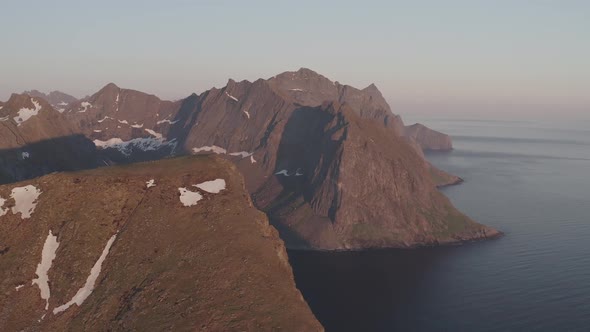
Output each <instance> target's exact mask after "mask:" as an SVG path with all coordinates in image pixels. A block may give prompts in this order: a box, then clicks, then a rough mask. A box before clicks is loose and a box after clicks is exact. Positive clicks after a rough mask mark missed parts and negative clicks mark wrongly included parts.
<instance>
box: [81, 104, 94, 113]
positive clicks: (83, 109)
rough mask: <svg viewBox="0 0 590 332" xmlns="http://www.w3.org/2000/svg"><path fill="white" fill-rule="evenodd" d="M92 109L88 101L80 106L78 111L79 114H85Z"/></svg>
mask: <svg viewBox="0 0 590 332" xmlns="http://www.w3.org/2000/svg"><path fill="white" fill-rule="evenodd" d="M90 107H92V104H91V103H89V102H87V101H83V102H82V104H80V108H79V109H78V113H85V112H86V111H88V109H89V108H90Z"/></svg>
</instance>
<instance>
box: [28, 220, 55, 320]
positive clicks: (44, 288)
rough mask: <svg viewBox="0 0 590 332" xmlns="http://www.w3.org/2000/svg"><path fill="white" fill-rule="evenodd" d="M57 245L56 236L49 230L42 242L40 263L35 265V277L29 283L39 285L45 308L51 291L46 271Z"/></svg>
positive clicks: (49, 266) (51, 261)
mask: <svg viewBox="0 0 590 332" xmlns="http://www.w3.org/2000/svg"><path fill="white" fill-rule="evenodd" d="M57 247H59V242H57V236H54V235H53V234H52V233H51V231H49V235H47V238H46V239H45V244H43V250H42V251H41V263H39V264H38V265H37V271H35V273H36V274H37V278H36V279H33V281H32V283H31V285H34V284H37V285H38V286H39V290H40V292H41V298H42V299H43V300H45V310H47V309H48V308H49V297H50V296H51V292H50V291H49V276H48V275H47V272H48V271H49V269H50V268H51V265H52V264H53V260H54V259H55V252H56V251H57Z"/></svg>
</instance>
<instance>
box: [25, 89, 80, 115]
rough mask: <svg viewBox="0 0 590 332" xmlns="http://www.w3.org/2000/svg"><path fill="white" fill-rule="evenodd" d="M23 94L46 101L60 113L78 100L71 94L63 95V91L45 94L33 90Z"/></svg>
mask: <svg viewBox="0 0 590 332" xmlns="http://www.w3.org/2000/svg"><path fill="white" fill-rule="evenodd" d="M23 94H25V95H29V96H31V97H37V98H42V99H45V100H46V101H47V102H48V103H49V104H50V105H51V106H52V107H53V108H55V109H56V110H57V111H58V112H63V111H64V110H65V109H66V106H68V104H70V103H73V102H75V101H76V100H77V99H76V97H74V96H70V95H69V94H67V93H63V92H61V91H51V92H50V93H48V94H45V93H43V92H41V91H38V90H31V91H25V92H23Z"/></svg>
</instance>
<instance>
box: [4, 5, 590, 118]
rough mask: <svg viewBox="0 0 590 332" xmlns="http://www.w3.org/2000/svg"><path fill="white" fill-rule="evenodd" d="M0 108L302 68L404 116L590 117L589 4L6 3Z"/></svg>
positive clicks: (161, 91)
mask: <svg viewBox="0 0 590 332" xmlns="http://www.w3.org/2000/svg"><path fill="white" fill-rule="evenodd" d="M1 8H2V19H0V41H1V42H2V47H1V48H0V100H6V99H7V98H8V96H9V95H10V93H11V92H21V91H23V90H26V89H39V90H44V91H49V90H53V89H59V90H62V91H64V92H68V93H71V94H74V95H76V96H79V97H80V96H83V95H86V94H91V93H93V92H95V91H97V90H98V89H99V88H100V87H102V86H103V85H105V84H106V83H108V82H114V83H116V84H118V85H119V86H121V87H126V88H133V89H137V90H142V91H146V92H150V93H154V94H156V95H158V96H160V97H163V98H181V97H185V96H186V95H188V94H190V93H192V92H197V93H198V92H202V91H204V90H206V89H208V88H210V87H212V86H217V87H220V86H223V85H224V84H225V82H226V81H227V79H228V78H230V77H231V78H234V79H236V80H241V79H248V80H254V79H256V78H259V77H263V78H267V77H270V76H273V75H275V74H277V73H279V72H283V71H286V70H296V69H298V68H299V67H308V68H311V69H313V70H315V71H318V72H320V73H321V74H323V75H325V76H327V77H329V78H331V79H333V80H337V81H340V82H342V83H347V84H351V85H354V86H357V87H364V86H366V85H368V84H370V83H372V82H374V83H376V84H377V86H378V87H379V88H380V89H381V91H382V92H383V94H384V95H385V96H386V98H387V99H388V101H390V103H391V104H392V107H393V108H394V111H396V112H398V113H402V114H403V113H408V112H425V113H432V114H436V113H440V114H446V113H467V114H473V115H478V114H490V113H500V114H504V113H507V114H517V113H518V114H538V115H543V114H546V113H555V112H562V113H565V114H573V113H578V114H582V113H586V114H588V113H590V1H567V0H559V1H557V0H556V1H543V0H538V1H533V0H530V1H524V0H511V1H500V0H488V1H478V0H468V1H448V0H446V1H438V0H437V1H358V0H356V1H346V0H339V1H319V0H315V1H306V0H298V1H278V0H274V1H255V0H252V1H223V0H216V1H215V0H211V1H146V0H144V1H107V0H102V1H79V0H78V1H25V0H23V1H4V0H2V4H1Z"/></svg>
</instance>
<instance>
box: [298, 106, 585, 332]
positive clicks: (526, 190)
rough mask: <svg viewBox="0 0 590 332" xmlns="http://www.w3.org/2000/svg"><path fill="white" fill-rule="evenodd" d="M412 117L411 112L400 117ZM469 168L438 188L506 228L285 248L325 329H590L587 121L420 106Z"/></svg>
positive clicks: (449, 163) (459, 167)
mask: <svg viewBox="0 0 590 332" xmlns="http://www.w3.org/2000/svg"><path fill="white" fill-rule="evenodd" d="M405 120H406V119H405ZM415 121H419V122H421V123H423V124H425V125H427V126H429V127H431V128H433V129H436V130H439V131H441V132H444V133H447V134H449V135H451V137H452V138H453V144H454V150H453V151H451V152H444V153H443V152H438V153H427V159H428V160H429V161H430V162H432V163H433V164H434V165H436V166H437V167H439V168H441V169H443V170H445V171H448V172H450V173H453V174H455V175H458V176H460V177H462V178H463V179H464V180H465V182H463V183H462V184H460V185H456V186H451V187H446V188H443V189H442V191H443V193H444V194H445V195H447V197H449V198H450V199H451V201H452V202H453V203H454V205H455V206H456V207H457V208H459V209H460V210H461V211H463V212H464V213H466V214H467V215H469V216H470V217H471V218H472V219H474V220H476V221H478V222H480V223H483V224H486V225H489V226H492V227H494V228H496V229H498V230H501V231H502V232H504V233H505V235H504V236H503V237H501V238H499V239H495V240H487V241H479V242H473V243H466V244H462V245H455V246H443V247H431V248H421V249H410V250H403V249H384V250H371V251H359V252H312V251H289V259H290V261H291V264H292V266H293V271H294V274H295V279H296V283H297V287H298V288H299V289H300V291H301V292H302V294H303V296H304V298H305V299H306V301H307V302H308V304H309V305H310V307H311V309H312V311H313V312H314V314H315V315H316V317H317V318H318V320H319V321H320V322H321V323H322V324H323V325H324V327H325V328H326V331H328V332H329V331H360V332H368V331H590V122H589V121H556V120H552V121H547V120H545V121H544V120H536V119H535V120H515V121H507V120H483V119H462V118H452V119H449V118H446V119H443V118H436V117H424V118H417V119H412V121H411V122H410V121H406V122H407V123H413V122H415Z"/></svg>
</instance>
